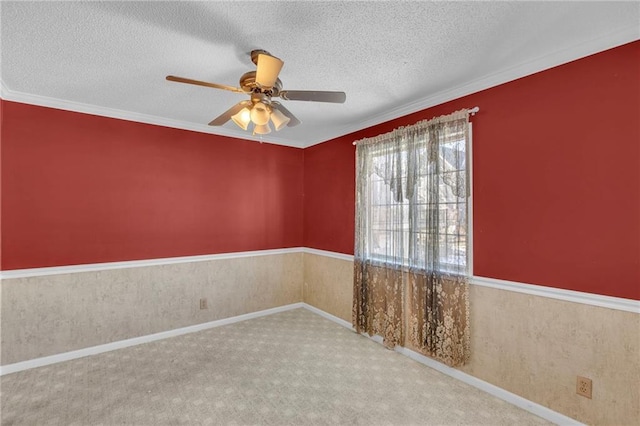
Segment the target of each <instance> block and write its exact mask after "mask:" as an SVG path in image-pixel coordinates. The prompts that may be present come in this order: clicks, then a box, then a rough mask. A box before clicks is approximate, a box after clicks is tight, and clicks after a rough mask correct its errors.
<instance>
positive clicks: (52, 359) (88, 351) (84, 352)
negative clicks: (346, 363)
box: [0, 302, 304, 376]
mask: <svg viewBox="0 0 640 426" xmlns="http://www.w3.org/2000/svg"><path fill="white" fill-rule="evenodd" d="M303 307H304V304H303V303H302V302H298V303H292V304H290V305H284V306H279V307H276V308H271V309H265V310H263V311H257V312H251V313H248V314H243V315H237V316H235V317H230V318H224V319H220V320H216V321H210V322H205V323H202V324H196V325H190V326H188V327H182V328H177V329H173V330H169V331H163V332H160V333H155V334H148V335H146V336H140V337H134V338H132V339H126V340H119V341H117V342H111V343H105V344H104V345H98V346H92V347H89V348H83V349H78V350H77V351H71V352H64V353H61V354H56V355H51V356H45V357H42V358H35V359H30V360H28V361H22V362H16V363H14V364H7V365H4V366H0V376H3V375H5V374H11V373H16V372H18V371H24V370H29V369H31V368H37V367H43V366H45V365H51V364H57V363H59V362H64V361H70V360H72V359H78V358H83V357H85V356H90V355H97V354H101V353H104V352H110V351H114V350H116V349H123V348H128V347H130V346H136V345H141V344H143V343H149V342H154V341H156V340H161V339H166V338H169V337H175V336H180V335H182V334H187V333H195V332H196V331H202V330H207V329H210V328H215V327H220V326H223V325H228V324H233V323H236V322H240V321H246V320H250V319H254V318H259V317H263V316H265V315H271V314H276V313H279V312H284V311H290V310H292V309H298V308H303Z"/></svg>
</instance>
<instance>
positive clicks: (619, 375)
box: [304, 253, 640, 425]
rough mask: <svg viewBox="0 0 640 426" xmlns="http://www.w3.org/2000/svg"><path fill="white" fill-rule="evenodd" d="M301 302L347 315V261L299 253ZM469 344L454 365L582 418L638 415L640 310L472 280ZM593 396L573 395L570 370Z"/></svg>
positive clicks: (616, 419)
mask: <svg viewBox="0 0 640 426" xmlns="http://www.w3.org/2000/svg"><path fill="white" fill-rule="evenodd" d="M304 280H305V281H304V282H305V284H304V285H305V287H304V301H305V302H306V303H308V304H310V305H313V306H315V307H317V308H319V309H322V310H323V311H326V312H328V313H331V314H333V315H335V316H337V317H340V318H342V319H344V320H347V321H349V322H351V301H352V280H353V262H352V261H348V260H341V259H334V258H331V257H327V256H322V255H315V254H309V253H305V258H304ZM470 305H471V336H472V337H471V339H472V341H471V345H472V355H471V361H470V363H469V364H468V365H466V366H464V367H463V368H461V370H462V371H464V372H465V373H467V374H470V375H472V376H475V377H477V378H479V379H481V380H484V381H486V382H488V383H491V384H494V385H496V386H499V387H500V388H503V389H505V390H507V391H510V392H512V393H514V394H516V395H520V396H522V397H523V398H526V399H528V400H530V401H533V402H536V403H538V404H540V405H543V406H545V407H548V408H550V409H552V410H554V411H556V412H559V413H562V414H564V415H566V416H569V417H572V418H574V419H577V420H579V421H581V422H583V423H587V424H598V425H635V424H638V422H639V420H640V387H639V386H638V383H640V315H638V314H635V313H631V312H625V311H620V310H615V309H606V308H601V307H597V306H592V305H587V304H581V303H573V302H566V301H562V300H556V299H552V298H547V297H540V296H532V295H528V294H523V293H518V292H513V291H507V290H498V289H494V288H488V287H482V286H479V285H472V286H471V290H470ZM578 375H581V376H585V377H588V378H590V379H592V380H593V399H586V398H584V397H581V396H578V395H576V376H578Z"/></svg>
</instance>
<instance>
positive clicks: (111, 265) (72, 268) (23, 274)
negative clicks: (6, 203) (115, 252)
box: [0, 247, 303, 280]
mask: <svg viewBox="0 0 640 426" xmlns="http://www.w3.org/2000/svg"><path fill="white" fill-rule="evenodd" d="M302 252H303V248H302V247H293V248H283V249H273V250H257V251H242V252H235V253H221V254H206V255H199V256H182V257H165V258H160V259H144V260H127V261H123V262H106V263H89V264H84V265H68V266H51V267H46V268H29V269H13V270H7V271H0V279H2V280H6V279H13V278H28V277H40V276H46V275H60V274H75V273H79V272H95V271H106V270H110V269H125V268H142V267H145V266H160V265H173V264H176V263H191V262H206V261H210V260H225V259H240V258H244V257H256V256H274V255H278V254H290V253H302Z"/></svg>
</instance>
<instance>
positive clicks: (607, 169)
mask: <svg viewBox="0 0 640 426" xmlns="http://www.w3.org/2000/svg"><path fill="white" fill-rule="evenodd" d="M639 76H640V42H634V43H631V44H627V45H624V46H621V47H618V48H615V49H611V50H608V51H606V52H602V53H600V54H597V55H593V56H590V57H587V58H583V59H580V60H578V61H574V62H571V63H568V64H565V65H562V66H559V67H556V68H553V69H550V70H547V71H544V72H540V73H537V74H534V75H531V76H528V77H525V78H522V79H519V80H516V81H513V82H510V83H506V84H503V85H500V86H497V87H494V88H491V89H488V90H484V91H481V92H478V93H475V94H472V95H469V96H466V97H464V98H461V99H457V100H455V101H452V102H448V103H445V104H442V105H439V106H437V107H434V108H429V109H427V110H424V111H420V112H418V113H415V114H411V115H408V116H405V117H402V118H399V119H397V120H393V121H390V122H387V123H383V124H380V125H377V126H374V127H371V128H368V129H364V130H362V131H359V132H356V133H353V134H350V135H347V136H343V137H340V138H337V139H334V140H332V141H329V142H326V143H323V144H320V145H316V146H313V147H310V148H308V149H306V150H305V200H304V205H305V216H304V224H305V225H304V229H305V235H304V245H305V246H306V247H312V248H318V249H324V250H330V251H337V252H341V253H353V227H354V211H353V204H354V163H355V158H354V156H355V148H354V147H353V146H352V145H351V142H353V141H354V140H357V139H360V138H363V137H370V136H375V135H378V134H381V133H386V132H388V131H390V130H392V129H394V128H396V127H399V126H402V125H408V124H413V123H415V122H416V121H418V120H421V119H426V118H431V117H434V116H438V115H443V114H448V113H451V112H453V111H455V110H458V109H461V108H465V107H473V106H476V105H477V106H479V107H480V113H479V114H478V115H476V116H475V117H473V118H472V122H473V168H474V175H473V180H474V274H475V275H477V276H484V277H492V278H499V279H505V280H512V281H518V282H524V283H531V284H538V285H544V286H550V287H557V288H564V289H570V290H579V291H584V292H589V293H597V294H603V295H611V296H618V297H625V298H631V299H640V78H639Z"/></svg>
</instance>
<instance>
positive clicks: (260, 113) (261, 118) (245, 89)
mask: <svg viewBox="0 0 640 426" xmlns="http://www.w3.org/2000/svg"><path fill="white" fill-rule="evenodd" d="M251 60H252V61H253V63H254V64H256V71H249V72H246V73H244V74H243V75H242V77H240V87H232V86H226V85H224V84H217V83H209V82H205V81H199V80H193V79H190V78H183V77H176V76H173V75H168V76H167V77H166V78H167V80H169V81H175V82H178V83H187V84H195V85H197V86H204V87H211V88H214V89H221V90H228V91H231V92H234V93H244V94H247V95H249V96H251V99H250V100H248V101H242V102H239V103H237V104H236V105H234V106H232V107H231V108H229V109H228V110H227V111H225V112H224V113H222V114H221V115H219V116H218V117H216V118H214V119H213V120H211V122H210V123H209V125H210V126H222V125H223V124H225V123H226V122H227V121H229V120H232V121H233V122H234V123H235V124H236V125H237V126H238V127H240V128H241V129H242V130H248V129H249V124H251V123H253V134H254V135H255V134H258V135H266V134H269V133H271V127H270V126H269V121H271V123H272V124H273V127H274V129H275V130H276V131H279V130H281V129H283V128H284V127H293V126H297V125H298V124H300V120H298V119H297V118H296V117H295V116H294V115H293V114H292V113H291V112H290V111H289V110H288V109H286V108H285V107H284V106H283V105H282V104H280V103H279V102H276V101H272V100H271V98H277V97H280V98H282V99H285V100H294V101H312V102H330V103H344V102H345V100H346V94H345V93H344V92H327V91H305V90H282V82H281V81H280V79H279V78H278V75H279V74H280V70H281V69H282V67H283V65H284V62H283V61H282V60H280V59H278V58H276V57H275V56H272V55H271V54H270V53H269V52H267V51H265V50H253V51H252V52H251Z"/></svg>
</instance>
